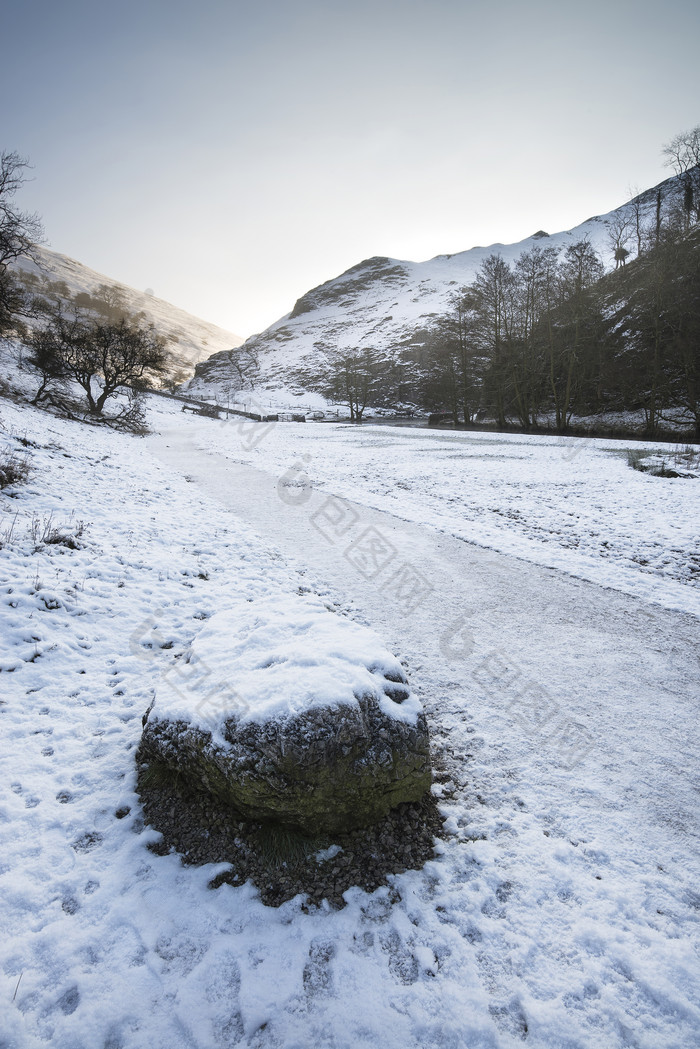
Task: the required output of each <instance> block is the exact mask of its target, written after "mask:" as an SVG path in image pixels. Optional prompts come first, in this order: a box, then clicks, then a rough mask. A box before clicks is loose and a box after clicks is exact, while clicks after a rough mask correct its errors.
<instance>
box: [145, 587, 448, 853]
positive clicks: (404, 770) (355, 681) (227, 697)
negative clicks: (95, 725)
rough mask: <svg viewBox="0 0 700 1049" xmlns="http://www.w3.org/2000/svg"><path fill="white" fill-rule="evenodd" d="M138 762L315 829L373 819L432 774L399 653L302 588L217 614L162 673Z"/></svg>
mask: <svg viewBox="0 0 700 1049" xmlns="http://www.w3.org/2000/svg"><path fill="white" fill-rule="evenodd" d="M137 760H138V762H139V764H140V765H141V767H142V770H143V766H144V765H148V766H155V767H156V768H157V769H158V776H159V778H160V780H161V782H162V777H163V773H165V775H166V777H167V776H168V775H170V774H172V775H173V776H174V777H176V778H178V779H180V780H185V781H186V782H187V783H189V784H190V785H191V786H193V787H194V788H196V789H200V790H201V789H203V790H206V791H207V792H209V793H211V794H213V795H215V796H217V797H218V799H219V800H221V801H223V802H225V803H226V804H227V805H229V806H230V807H231V809H232V811H233V812H234V813H236V814H240V815H241V816H243V817H245V818H248V819H252V820H259V821H275V822H279V823H284V824H287V825H289V826H293V827H296V828H298V829H300V830H301V831H303V832H305V833H307V834H317V833H334V832H340V831H343V830H349V829H351V828H354V827H361V826H367V825H369V824H371V823H372V822H374V821H375V820H377V819H379V818H380V817H382V816H383V815H385V814H386V813H387V812H388V811H389V809H391V808H393V807H394V806H395V805H398V804H400V803H401V802H405V801H417V800H418V799H420V798H421V797H422V796H423V794H425V792H426V791H427V790H428V789H429V787H430V784H431V767H430V752H429V739H428V730H427V725H426V721H425V716H424V714H423V711H422V708H421V704H420V702H419V701H418V699H417V698H416V697H415V695H414V694H413V693H412V692H411V690H410V688H409V686H408V684H407V681H406V677H405V675H404V673H403V670H402V668H401V665H400V663H399V662H398V661H397V660H396V658H395V657H394V656H393V655H391V653H390V652H388V651H387V649H386V648H385V646H384V645H383V644H382V642H381V641H380V640H379V638H378V637H377V636H376V635H375V634H373V633H372V632H371V631H370V630H368V629H366V628H365V627H362V626H360V625H358V624H357V623H354V622H352V621H351V620H349V619H347V618H345V617H343V616H341V615H336V614H335V613H333V612H330V611H328V610H327V609H326V608H325V607H324V606H323V605H322V604H320V602H318V601H316V600H310V599H308V598H301V597H297V596H293V597H292V596H289V597H282V598H280V597H275V598H274V599H271V598H265V599H263V600H260V601H255V602H245V601H241V602H239V603H237V604H236V605H234V606H233V607H232V608H231V609H229V610H227V611H226V612H221V613H218V614H216V615H215V616H213V617H212V618H211V619H210V620H209V621H208V622H207V624H206V626H205V627H204V628H203V629H202V631H201V632H200V634H199V635H198V637H197V638H196V639H195V641H194V643H193V645H192V648H191V651H190V653H189V655H188V656H187V657H186V658H184V659H183V660H181V661H180V663H176V664H175V665H174V666H173V668H172V669H171V670H170V671H169V672H168V673H167V674H166V675H165V676H164V678H163V681H162V683H161V685H160V687H159V689H158V691H157V694H156V697H155V700H154V703H153V705H152V706H151V708H150V709H149V711H148V714H147V715H146V717H145V718H144V731H143V736H142V740H141V745H140V748H139V751H138V757H137Z"/></svg>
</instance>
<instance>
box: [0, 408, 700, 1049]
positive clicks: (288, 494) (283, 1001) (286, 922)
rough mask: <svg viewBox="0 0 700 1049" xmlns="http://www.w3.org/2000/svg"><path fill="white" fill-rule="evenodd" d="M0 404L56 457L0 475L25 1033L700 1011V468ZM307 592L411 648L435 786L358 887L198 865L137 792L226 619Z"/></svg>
mask: <svg viewBox="0 0 700 1049" xmlns="http://www.w3.org/2000/svg"><path fill="white" fill-rule="evenodd" d="M0 415H1V416H2V419H3V423H4V427H5V429H6V430H11V431H13V432H14V435H15V436H14V437H10V438H9V440H10V441H15V443H16V438H17V436H18V435H22V434H24V433H26V435H27V437H28V438H29V439H30V440H32V441H33V442H34V446H33V447H30V448H29V449H28V454H29V455H30V457H31V460H32V463H33V465H34V470H35V472H34V475H33V478H32V480H31V481H30V483H29V485H27V486H24V487H23V488H18V489H17V490H16V491H15V492H11V493H8V492H7V490H6V491H5V493H4V494H3V495H2V496H0V501H1V506H0V509H1V513H0V533H3V535H4V539H3V546H2V549H1V550H0V571H1V581H0V617H1V619H2V650H1V652H0V689H1V692H0V733H1V735H2V742H3V746H2V751H1V752H0V783H2V794H1V795H0V824H1V827H2V840H3V850H2V852H1V853H0V921H1V922H2V929H3V936H2V939H1V940H0V1045H1V1046H3V1047H4V1049H5V1047H7V1049H9V1047H12V1049H15V1047H17V1049H25V1047H26V1049H35V1047H39V1046H42V1047H43V1046H48V1045H51V1046H52V1047H57V1049H95V1047H97V1049H144V1047H146V1046H147V1047H149V1049H151V1047H154V1049H158V1047H163V1049H165V1047H166V1046H167V1047H177V1049H179V1047H190V1046H191V1047H197V1049H210V1047H227V1046H246V1047H248V1046H250V1047H253V1049H257V1047H259V1049H268V1047H270V1049H273V1047H281V1049H282V1047H283V1049H305V1047H307V1046H320V1047H329V1049H330V1047H334V1049H355V1047H363V1046H368V1047H369V1046H382V1047H389V1049H394V1047H396V1049H407V1047H415V1049H419V1047H420V1049H423V1047H426V1049H428V1047H435V1049H438V1047H439V1049H451V1047H454V1049H467V1047H492V1049H506V1047H513V1046H521V1045H525V1046H533V1047H538V1049H539V1047H542V1049H544V1047H547V1049H618V1047H620V1049H622V1047H628V1046H629V1047H636V1049H688V1047H689V1046H692V1045H695V1044H697V1043H698V1038H699V1037H700V995H699V993H698V987H699V986H700V981H699V980H698V976H699V973H700V940H699V938H698V919H699V917H700V895H699V894H698V880H699V874H700V871H699V869H698V850H697V846H698V837H699V836H698V805H697V801H698V798H697V768H698V765H697V760H698V753H697V751H698V742H697V708H698V693H699V691H700V689H699V688H698V681H699V679H700V674H699V664H698V643H697V638H698V620H697V614H698V611H699V609H698V586H697V578H696V573H697V568H696V569H695V571H694V570H693V565H695V566H697V564H698V560H697V559H698V523H697V522H698V519H699V518H698V504H697V499H698V495H697V490H696V482H695V481H679V480H670V479H663V478H653V477H648V476H645V475H641V474H637V473H635V472H634V471H632V470H630V469H629V468H628V466H627V463H626V460H625V459H624V458H623V456H622V455H618V454H615V452H616V450H620V446H619V445H615V444H614V443H613V442H591V443H590V444H585V445H577V444H576V443H574V442H562V443H559V442H557V441H556V440H551V441H548V440H546V439H545V440H542V439H540V440H536V439H528V438H502V439H501V438H498V439H496V438H494V437H493V436H490V437H477V438H467V437H466V436H465V435H461V434H455V435H452V434H449V435H445V434H439V435H435V436H433V435H427V434H425V433H420V432H416V431H404V430H400V431H394V430H391V431H386V430H383V429H380V428H368V429H367V430H364V429H363V430H361V431H358V430H355V429H351V428H347V427H334V426H326V425H323V426H317V427H312V426H311V425H307V426H306V427H303V426H297V427H293V426H292V425H291V424H290V425H289V426H284V427H283V426H278V427H276V428H275V429H270V430H263V429H262V428H260V427H258V428H255V427H252V428H251V427H249V428H248V429H246V428H245V426H241V425H239V424H229V425H228V426H225V425H222V424H220V423H216V422H213V421H209V420H199V419H197V420H195V419H191V418H189V417H187V418H186V417H185V416H184V415H182V414H181V413H176V412H174V411H170V412H169V413H168V412H162V413H160V414H159V415H156V416H154V422H155V424H156V425H157V427H158V429H159V430H160V431H161V433H160V435H154V436H152V437H150V438H147V439H145V440H138V439H135V438H126V437H122V436H118V435H115V434H109V433H101V432H98V431H94V430H92V429H88V428H85V427H81V426H79V425H77V424H69V423H64V422H59V421H58V420H56V419H54V418H52V417H50V416H46V415H42V414H40V413H37V412H34V411H33V410H31V409H28V408H21V409H20V408H19V407H17V406H13V405H9V404H5V403H4V402H2V403H0ZM494 440H497V441H498V443H492V442H494ZM18 447H21V446H20V445H18ZM579 449H580V450H579ZM607 449H613V450H612V451H609V450H607ZM338 497H340V498H338ZM450 499H452V500H453V501H452V502H451V503H450V502H449V500H450ZM56 530H57V532H56ZM42 535H43V539H44V540H46V539H56V538H60V537H61V536H63V542H60V541H59V542H55V541H54V542H48V543H47V542H45V541H44V542H42ZM70 536H73V537H74V541H68V540H69V537H70ZM261 536H262V538H261ZM464 539H467V540H469V541H468V542H465V541H464ZM73 547H75V548H73ZM513 555H515V556H513ZM643 561H646V562H647V563H646V564H644V563H642V562H643ZM600 584H603V586H601V585H600ZM297 590H302V591H304V590H306V591H309V592H311V593H316V594H320V595H321V597H322V598H323V599H324V600H325V601H326V602H327V603H328V604H329V605H333V604H334V603H337V604H338V605H340V606H342V607H343V608H345V609H348V610H349V611H350V612H351V614H352V615H353V616H354V617H355V618H356V619H357V620H358V621H360V622H363V623H365V624H368V625H369V626H371V627H372V629H373V630H375V631H376V632H377V633H378V634H379V635H380V636H381V637H382V638H383V639H384V641H385V642H386V643H387V645H388V647H389V648H390V649H392V650H393V651H394V652H395V653H396V654H397V655H399V656H400V657H402V658H403V659H404V660H405V662H406V663H407V665H408V671H409V674H410V677H411V683H412V686H413V688H414V690H415V691H416V693H417V694H418V695H419V696H420V698H421V699H422V700H423V703H424V705H425V708H426V711H427V713H428V716H429V719H430V725H431V730H432V733H433V739H434V743H435V754H436V765H437V769H438V773H439V776H438V779H439V782H438V783H437V784H436V788H435V789H436V791H437V792H438V794H439V795H440V796H441V798H442V800H443V805H444V809H443V811H444V815H445V818H446V824H445V834H444V837H443V839H442V840H441V841H438V842H436V853H435V858H434V860H433V861H431V862H430V863H429V864H428V865H427V866H426V868H424V870H422V871H420V872H409V873H407V874H404V875H400V876H397V877H395V878H393V879H392V884H391V886H390V887H388V888H387V889H382V890H378V891H377V892H375V893H373V894H372V895H371V896H370V895H367V894H364V893H362V892H361V891H359V890H355V891H351V892H349V893H348V894H347V896H346V898H347V906H346V907H345V908H344V909H343V910H342V911H332V910H331V909H329V908H327V907H321V908H318V909H314V910H312V911H311V912H310V913H306V911H305V910H304V908H303V901H302V900H301V899H300V898H297V899H295V900H292V901H290V902H288V903H287V904H284V905H283V906H282V907H281V908H279V909H278V910H272V909H269V908H265V907H264V906H262V904H261V903H260V901H259V899H258V898H257V895H256V892H255V890H254V889H253V888H252V887H251V886H250V885H246V886H243V887H242V888H232V887H231V886H228V885H224V886H222V887H221V888H219V889H217V890H215V891H211V890H209V889H208V888H207V884H208V882H209V881H210V879H211V878H212V877H213V875H214V874H215V873H217V872H218V870H219V868H216V867H209V868H206V869H197V868H185V867H182V866H181V864H180V861H179V859H178V858H177V856H174V855H171V856H165V857H159V856H156V855H154V854H153V853H151V852H149V850H148V849H147V844H148V843H149V842H150V841H153V840H154V838H155V837H156V835H155V834H154V833H153V832H152V831H150V830H149V829H148V828H147V827H144V826H143V822H142V819H141V816H140V811H139V803H138V798H137V796H136V795H135V794H134V779H135V778H134V773H133V767H132V760H133V751H134V748H135V746H136V744H137V742H138V739H139V733H140V727H141V715H142V713H143V712H144V710H145V709H146V707H147V706H148V705H149V702H150V699H151V697H152V695H153V692H154V690H155V689H156V687H157V686H158V684H159V682H160V681H161V680H162V679H163V678H169V679H170V680H173V679H177V674H178V656H180V655H181V654H182V653H183V652H185V651H186V650H187V648H188V646H189V645H190V644H191V643H192V641H193V640H194V638H195V637H196V636H197V634H198V632H199V631H200V630H201V628H202V625H203V623H204V622H205V621H206V619H207V618H208V617H209V616H211V614H212V613H213V612H214V611H217V610H219V609H221V608H225V607H226V606H227V602H228V603H230V602H231V600H232V597H233V596H234V595H235V597H236V598H240V597H241V596H247V597H250V598H252V599H253V600H255V599H261V598H266V599H271V598H274V595H275V594H288V593H290V592H292V591H297ZM183 687H184V685H183Z"/></svg>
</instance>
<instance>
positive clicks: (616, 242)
mask: <svg viewBox="0 0 700 1049" xmlns="http://www.w3.org/2000/svg"><path fill="white" fill-rule="evenodd" d="M607 227H608V243H609V244H610V247H611V248H612V250H613V258H614V259H615V269H617V268H618V267H619V266H621V265H622V266H624V265H625V262H626V261H627V258H628V256H629V249H628V247H627V245H628V243H629V240H630V237H631V236H632V231H633V229H634V217H633V215H628V214H627V213H626V212H624V211H618V212H616V213H615V214H614V215H613V216H612V218H611V219H609V220H608V222H607Z"/></svg>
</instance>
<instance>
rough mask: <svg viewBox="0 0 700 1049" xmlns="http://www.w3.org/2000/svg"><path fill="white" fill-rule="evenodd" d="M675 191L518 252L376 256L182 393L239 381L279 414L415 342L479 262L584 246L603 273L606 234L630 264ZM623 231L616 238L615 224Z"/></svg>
mask: <svg viewBox="0 0 700 1049" xmlns="http://www.w3.org/2000/svg"><path fill="white" fill-rule="evenodd" d="M680 188H681V183H680V180H679V179H678V178H675V177H674V178H670V179H667V180H666V181H665V182H662V183H661V184H660V186H658V187H654V188H653V189H649V190H646V191H645V192H644V193H642V194H640V195H639V196H637V197H635V198H633V199H632V200H630V201H628V202H627V203H626V204H623V205H622V206H621V207H619V208H617V209H615V210H614V211H611V212H609V213H608V214H605V215H596V216H593V217H592V218H589V219H587V220H586V221H585V222H582V223H581V224H580V225H579V226H576V227H575V228H574V229H571V230H566V231H564V232H561V233H554V234H548V233H545V232H544V231H542V230H539V231H538V232H536V233H534V234H533V235H532V236H531V237H527V238H526V239H525V240H522V241H520V242H519V243H516V244H491V245H489V246H488V247H474V248H471V249H469V250H468V251H463V252H459V253H458V254H455V255H438V256H436V258H434V259H429V260H428V261H427V262H406V261H402V260H399V259H391V258H383V257H375V258H371V259H365V260H364V261H363V262H360V263H358V264H357V265H356V266H352V267H351V268H350V269H349V270H346V271H345V273H341V274H340V276H338V277H334V278H333V279H332V280H329V281H326V283H324V284H321V285H319V286H318V287H316V288H313V289H312V290H311V291H308V292H307V293H306V294H305V295H302V297H301V298H300V299H298V300H297V302H296V304H295V305H294V308H293V309H292V311H291V312H290V313H288V314H286V315H285V316H284V317H282V318H281V319H280V320H278V321H276V322H275V323H274V324H272V325H271V326H270V327H269V328H267V330H266V331H264V332H262V333H261V334H258V335H253V336H251V338H249V339H247V340H246V341H245V342H244V343H243V344H242V346H241V347H240V348H238V349H236V350H235V352H233V353H231V352H226V351H224V352H222V353H215V354H213V355H212V356H211V357H210V358H209V359H208V360H206V361H203V362H202V363H201V364H198V365H197V367H196V369H195V377H194V379H193V380H192V381H191V382H190V383H188V385H187V390H188V392H189V393H191V394H193V395H196V396H200V397H204V398H206V399H210V400H216V399H221V397H222V395H223V391H224V390H225V389H227V388H228V392H229V396H230V388H231V384H232V382H233V384H234V385H235V384H237V383H238V382H240V379H241V373H243V376H244V378H245V382H244V384H243V385H244V387H245V388H247V389H248V390H250V389H254V390H255V391H256V393H257V395H258V398H259V400H260V402H261V403H262V404H264V403H269V404H271V405H272V404H275V403H277V404H278V405H279V406H280V407H282V405H283V402H284V400H285V398H290V394H291V393H295V394H297V395H304V396H305V397H307V399H308V395H309V392H310V391H316V392H318V391H320V390H321V389H322V388H323V385H324V383H323V378H322V376H323V373H324V372H325V373H326V374H327V372H328V365H329V364H332V362H333V360H334V359H335V358H337V357H339V356H341V355H343V354H346V353H348V352H352V351H356V350H358V349H367V348H371V349H373V350H375V351H377V352H378V354H380V355H383V356H385V357H386V359H387V361H395V360H397V359H399V358H400V356H401V354H402V351H405V350H407V349H408V348H410V347H411V346H412V345H416V344H421V343H422V342H423V341H424V338H425V332H426V331H427V330H428V329H429V328H430V326H431V324H432V323H433V322H434V321H435V319H436V318H437V317H438V316H440V315H441V314H444V313H446V312H448V311H449V309H450V304H451V300H452V299H453V297H454V295H455V293H456V292H457V291H459V289H461V288H462V287H464V285H466V284H468V283H470V282H471V281H472V280H473V279H474V277H475V275H476V273H477V271H478V269H479V267H480V266H481V264H482V263H483V262H484V260H485V259H486V258H487V257H488V256H489V255H493V254H500V255H501V256H502V257H503V258H504V259H505V260H506V261H507V262H510V263H512V262H514V261H515V260H516V259H517V258H518V256H519V255H521V254H522V252H524V251H528V250H529V249H531V248H532V247H534V246H535V245H540V246H543V245H548V246H553V247H556V248H557V249H558V250H559V251H560V252H561V253H563V252H564V251H565V250H566V248H567V247H568V246H569V245H570V244H575V243H576V242H577V241H580V240H583V239H584V238H587V239H588V241H589V242H590V243H591V244H592V246H593V247H594V248H595V249H596V250H597V251H598V252H599V254H600V255H601V257H602V258H603V261H604V262H605V264H606V268H610V267H611V266H612V265H613V262H614V253H615V244H614V236H615V235H617V236H622V237H623V238H624V243H626V247H627V250H628V251H629V253H630V258H634V256H635V255H636V253H637V230H638V228H639V227H640V226H641V225H645V226H646V225H648V224H649V223H652V222H653V221H655V210H656V204H657V191H658V190H660V191H661V196H662V200H663V206H664V209H666V208H668V207H671V206H672V205H673V204H674V203H675V202H676V200H677V197H678V194H679V191H680ZM625 222H626V226H627V228H626V230H625V231H624V232H623V233H622V234H620V230H621V229H622V224H623V223H625Z"/></svg>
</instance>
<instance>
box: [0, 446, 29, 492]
mask: <svg viewBox="0 0 700 1049" xmlns="http://www.w3.org/2000/svg"><path fill="white" fill-rule="evenodd" d="M31 472H32V468H31V464H30V462H29V459H28V458H27V457H26V456H25V455H19V454H18V453H17V452H16V451H14V450H13V449H11V448H5V449H3V451H2V452H0V488H14V486H15V485H18V484H24V483H25V482H26V481H28V480H29V477H30V475H31Z"/></svg>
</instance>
